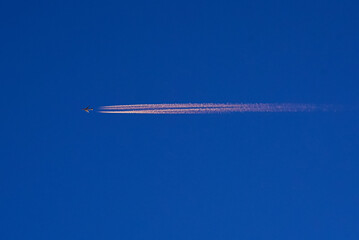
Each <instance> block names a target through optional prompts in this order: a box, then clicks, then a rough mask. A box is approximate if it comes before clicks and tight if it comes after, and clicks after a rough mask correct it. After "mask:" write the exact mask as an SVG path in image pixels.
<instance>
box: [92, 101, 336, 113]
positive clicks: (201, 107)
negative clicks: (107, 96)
mask: <svg viewBox="0 0 359 240" xmlns="http://www.w3.org/2000/svg"><path fill="white" fill-rule="evenodd" d="M335 110H337V107H336V106H334V105H325V104H298V103H251V104H233V103H228V104H223V103H181V104H177V103H172V104H136V105H112V106H103V107H101V111H99V112H100V113H120V114H210V113H229V112H314V111H335Z"/></svg>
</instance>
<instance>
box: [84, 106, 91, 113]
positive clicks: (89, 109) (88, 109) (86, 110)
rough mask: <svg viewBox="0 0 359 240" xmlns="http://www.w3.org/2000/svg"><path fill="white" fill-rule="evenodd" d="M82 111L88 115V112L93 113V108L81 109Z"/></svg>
mask: <svg viewBox="0 0 359 240" xmlns="http://www.w3.org/2000/svg"><path fill="white" fill-rule="evenodd" d="M82 110H84V111H85V112H87V113H90V111H93V108H90V106H88V107H86V108H83V109H82Z"/></svg>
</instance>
